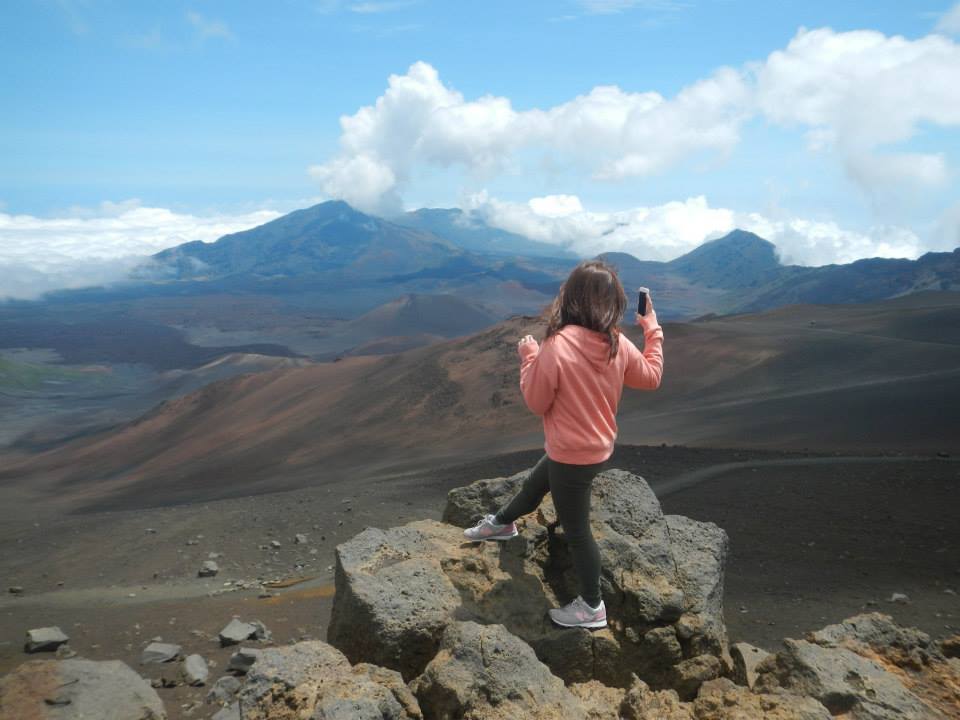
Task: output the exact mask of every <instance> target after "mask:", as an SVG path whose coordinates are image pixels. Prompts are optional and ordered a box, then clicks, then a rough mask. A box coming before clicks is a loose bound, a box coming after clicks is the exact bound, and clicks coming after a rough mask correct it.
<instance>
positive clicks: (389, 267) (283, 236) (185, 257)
mask: <svg viewBox="0 0 960 720" xmlns="http://www.w3.org/2000/svg"><path fill="white" fill-rule="evenodd" d="M461 252H462V251H461V250H460V249H459V248H457V247H456V246H455V245H453V244H452V243H451V242H449V241H448V240H444V239H443V238H440V237H438V236H436V235H433V234H432V233H429V232H425V231H422V230H416V229H413V228H410V227H405V226H402V225H397V224H395V223H392V222H389V221H388V220H382V219H380V218H376V217H373V216H371V215H366V214H364V213H361V212H359V211H357V210H354V209H353V208H352V207H350V206H349V205H348V204H347V203H345V202H341V201H331V202H325V203H321V204H319V205H314V206H313V207H310V208H306V209H304V210H296V211H294V212H292V213H289V214H288V215H284V216H283V217H280V218H277V219H276V220H272V221H271V222H268V223H265V224H263V225H260V226H258V227H255V228H252V229H250V230H244V231H242V232H238V233H232V234H230V235H224V236H223V237H222V238H220V239H219V240H217V241H216V242H213V243H205V242H201V241H194V242H188V243H185V244H183V245H178V246H177V247H174V248H169V249H167V250H163V251H161V252H159V253H157V254H155V255H154V256H153V262H154V264H155V265H158V266H160V267H163V268H167V269H169V270H170V271H172V272H173V273H174V275H175V277H176V278H177V279H187V278H208V279H209V278H222V277H229V276H232V275H240V274H245V275H248V276H254V277H262V278H270V277H276V276H281V277H290V276H303V275H308V274H311V273H327V272H330V271H337V272H338V273H340V274H342V275H344V276H348V277H354V278H360V279H363V278H377V277H383V276H385V275H392V274H396V273H398V272H412V271H414V270H419V269H420V268H423V267H426V266H430V265H435V264H438V263H441V262H443V261H445V260H447V259H449V258H451V257H453V256H456V255H459V254H461Z"/></svg>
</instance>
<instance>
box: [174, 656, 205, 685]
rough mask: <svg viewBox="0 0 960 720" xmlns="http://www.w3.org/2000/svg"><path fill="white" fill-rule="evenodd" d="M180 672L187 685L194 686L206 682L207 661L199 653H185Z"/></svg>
mask: <svg viewBox="0 0 960 720" xmlns="http://www.w3.org/2000/svg"><path fill="white" fill-rule="evenodd" d="M181 672H182V673H183V678H184V680H185V681H186V683H187V685H193V686H194V687H196V686H199V685H204V684H206V682H207V680H208V679H209V677H210V669H209V668H208V667H207V661H206V660H204V659H203V658H202V657H201V656H199V655H187V657H185V658H184V660H183V666H182V667H181Z"/></svg>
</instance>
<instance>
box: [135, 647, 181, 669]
mask: <svg viewBox="0 0 960 720" xmlns="http://www.w3.org/2000/svg"><path fill="white" fill-rule="evenodd" d="M181 650H182V648H181V647H180V646H179V645H174V644H172V643H162V642H152V643H150V644H149V645H147V647H145V648H144V650H143V652H142V653H141V654H140V664H141V665H150V664H154V663H165V662H170V661H171V660H175V659H176V658H177V657H178V656H179V655H180V652H181Z"/></svg>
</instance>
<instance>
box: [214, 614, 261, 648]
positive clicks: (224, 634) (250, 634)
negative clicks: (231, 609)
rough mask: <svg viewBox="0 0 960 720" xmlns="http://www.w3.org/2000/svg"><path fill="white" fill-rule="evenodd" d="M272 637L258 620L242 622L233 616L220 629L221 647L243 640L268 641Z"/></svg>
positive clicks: (237, 643)
mask: <svg viewBox="0 0 960 720" xmlns="http://www.w3.org/2000/svg"><path fill="white" fill-rule="evenodd" d="M272 639H273V635H272V634H271V633H270V631H269V630H268V629H267V626H266V625H264V624H263V623H262V622H260V621H259V620H254V621H252V622H243V621H241V620H238V619H237V618H233V620H231V621H230V622H229V623H228V624H227V626H226V627H225V628H224V629H223V630H221V631H220V646H221V647H227V646H228V645H239V644H240V643H242V642H243V641H244V640H260V641H261V642H269V641H270V640H272Z"/></svg>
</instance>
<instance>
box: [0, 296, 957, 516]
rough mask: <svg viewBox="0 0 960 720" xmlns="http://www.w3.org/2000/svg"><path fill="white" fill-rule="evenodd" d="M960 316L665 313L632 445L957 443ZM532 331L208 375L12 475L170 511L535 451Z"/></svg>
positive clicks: (532, 323)
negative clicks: (661, 369) (529, 399)
mask: <svg viewBox="0 0 960 720" xmlns="http://www.w3.org/2000/svg"><path fill="white" fill-rule="evenodd" d="M958 327H960V293H921V294H918V295H912V296H908V297H904V298H900V299H897V300H892V301H885V302H880V303H871V304H864V305H837V306H826V305H816V306H791V307H787V308H782V309H779V310H775V311H771V312H766V313H760V314H750V315H738V316H725V317H720V318H715V319H711V320H704V321H700V322H690V323H666V324H665V325H664V329H665V336H666V340H665V343H664V353H665V357H666V364H665V373H664V380H663V384H662V386H661V388H660V389H659V390H657V391H656V392H635V391H631V390H625V391H624V396H623V401H622V405H621V409H620V413H619V419H620V427H621V432H620V437H619V442H624V443H637V444H660V443H669V444H683V445H688V446H701V447H705V446H706V447H709V446H713V447H743V448H748V447H754V448H780V449H796V450H803V449H804V448H810V449H815V450H817V451H820V452H823V451H828V452H831V451H843V452H865V451H866V452H882V451H890V450H894V451H896V450H904V451H911V452H913V451H917V452H924V453H932V452H937V451H944V452H946V451H957V450H958V449H960V448H958V444H960V433H958V432H957V428H958V427H960V337H958V331H957V328H958ZM625 331H626V332H627V333H628V335H630V336H631V337H633V338H634V339H635V340H636V341H637V342H641V340H640V337H639V335H638V333H637V328H634V327H626V328H625ZM528 332H529V333H532V334H534V335H535V336H538V337H540V336H542V333H543V325H542V322H541V321H540V320H539V319H537V318H532V317H515V318H511V319H509V320H507V321H504V322H502V323H500V324H498V325H495V326H493V327H492V328H488V329H486V330H483V331H481V332H479V333H476V334H474V335H471V336H469V337H466V338H459V339H455V340H450V341H446V342H442V343H437V344H435V345H431V346H428V347H423V348H417V349H414V350H410V351H406V352H403V353H399V354H394V355H389V356H385V357H351V358H346V359H343V360H342V361H339V362H334V363H324V364H315V365H311V366H308V367H303V368H281V369H277V370H273V371H270V372H263V373H255V374H247V375H241V376H238V377H234V378H231V379H228V380H224V381H220V382H215V383H211V384H209V385H207V386H205V387H203V388H202V389H200V390H198V391H196V392H194V393H191V394H189V395H187V396H185V397H182V398H178V399H176V400H172V401H168V402H164V403H161V404H160V405H158V406H157V407H155V408H154V409H153V410H151V411H150V412H148V413H146V414H145V415H143V416H142V417H140V418H138V419H137V420H135V421H133V422H130V423H127V424H125V425H121V426H119V427H117V428H115V429H113V430H112V431H107V432H104V433H100V434H97V435H95V436H91V437H85V438H82V439H78V440H76V441H73V442H70V443H67V444H65V445H63V446H60V447H57V448H54V449H51V450H48V451H46V452H43V453H39V454H36V455H25V454H23V453H20V454H17V453H7V454H6V455H5V456H3V457H2V458H0V460H2V468H3V469H2V470H0V483H2V485H3V487H4V489H5V490H6V491H7V492H13V491H16V492H18V493H23V494H24V496H25V497H32V498H35V499H37V500H42V501H44V502H49V503H55V504H57V505H58V506H59V507H62V508H63V509H65V510H71V509H95V508H101V509H103V508H109V507H130V506H150V505H166V504H176V503H185V502H197V501H207V500H211V499H214V498H221V497H238V496H244V495H250V494H257V493H264V492H271V491H277V490H286V489H293V488H297V487H306V486H309V485H312V484H314V483H316V482H318V481H321V480H322V479H323V478H325V477H329V476H331V475H335V476H338V477H339V476H343V475H345V474H349V475H351V476H353V477H361V476H372V475H375V474H382V473H384V472H387V471H390V472H397V471H401V470H413V469H418V468H419V469H423V468H429V467H431V466H434V465H436V464H437V463H439V462H444V461H453V460H459V459H464V460H469V459H477V458H482V457H485V456H488V455H492V454H496V453H499V452H505V451H510V450H513V449H519V448H524V447H527V448H528V447H532V446H534V447H535V446H536V445H537V444H539V443H540V442H541V438H542V435H541V432H542V431H541V427H540V420H539V418H537V417H535V416H533V415H532V414H531V413H530V412H529V411H528V410H527V409H526V408H525V406H524V405H523V402H522V399H521V397H520V394H519V390H518V367H519V361H518V358H517V354H516V340H517V339H518V338H520V337H522V336H523V335H525V334H526V333H528Z"/></svg>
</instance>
